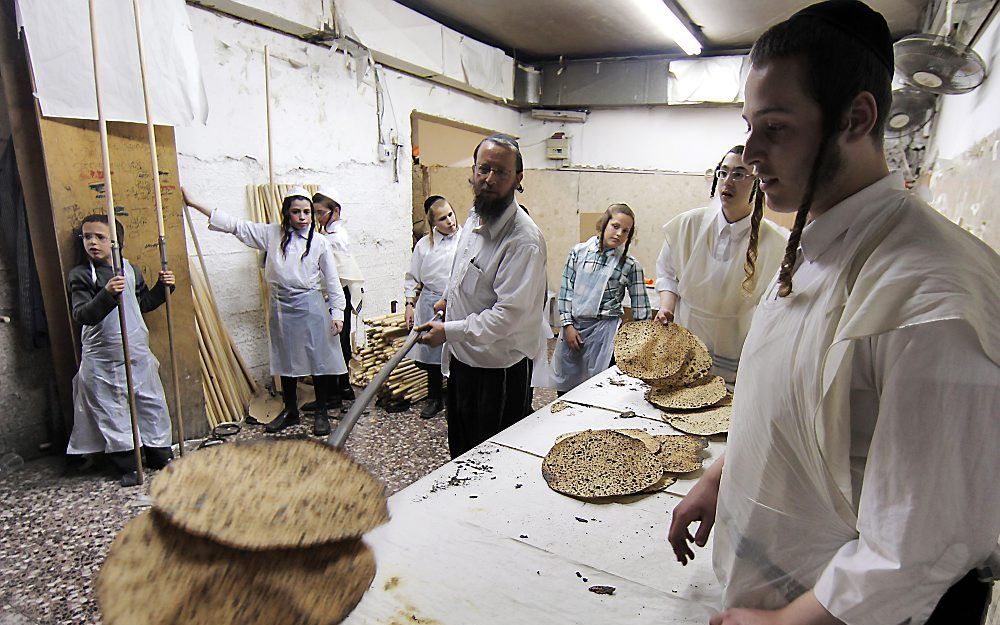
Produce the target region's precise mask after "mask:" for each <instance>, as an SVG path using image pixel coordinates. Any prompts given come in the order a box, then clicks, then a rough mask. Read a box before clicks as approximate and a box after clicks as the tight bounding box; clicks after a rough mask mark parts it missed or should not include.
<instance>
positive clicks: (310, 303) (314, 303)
mask: <svg viewBox="0 0 1000 625" xmlns="http://www.w3.org/2000/svg"><path fill="white" fill-rule="evenodd" d="M269 303H270V315H271V317H270V319H271V325H270V331H271V375H277V376H287V377H292V378H301V377H304V376H307V375H342V374H344V373H347V364H346V363H345V362H344V354H343V352H342V351H341V349H340V341H339V340H337V337H336V336H333V334H332V330H331V329H330V312H329V309H328V308H327V303H326V301H325V300H324V299H323V293H322V292H320V291H319V290H318V289H307V290H306V289H303V290H291V289H280V288H277V287H274V286H272V287H271V297H270V302H269Z"/></svg>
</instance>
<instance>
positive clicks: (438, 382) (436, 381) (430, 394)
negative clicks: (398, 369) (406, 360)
mask: <svg viewBox="0 0 1000 625" xmlns="http://www.w3.org/2000/svg"><path fill="white" fill-rule="evenodd" d="M413 364H415V365H416V366H417V369H421V370H423V371H426V372H427V399H430V400H431V401H441V400H443V399H444V398H443V397H442V395H443V394H444V393H443V391H444V376H443V375H442V374H441V365H429V364H427V363H423V362H416V361H414V362H413Z"/></svg>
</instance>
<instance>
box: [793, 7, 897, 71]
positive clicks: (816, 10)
mask: <svg viewBox="0 0 1000 625" xmlns="http://www.w3.org/2000/svg"><path fill="white" fill-rule="evenodd" d="M806 17H811V18H815V19H819V20H822V21H824V22H826V23H827V24H829V25H831V26H833V27H834V28H837V29H838V30H840V31H841V32H843V33H844V34H846V35H848V36H850V37H852V38H854V39H855V40H857V41H858V42H859V43H861V44H862V45H864V46H865V47H866V48H868V50H870V51H871V53H872V54H874V55H875V57H876V58H877V59H878V60H879V61H881V62H882V64H883V65H885V67H886V69H888V70H889V73H890V74H891V73H892V72H893V60H892V35H891V34H890V33H889V25H888V24H887V23H886V21H885V18H884V17H882V14H881V13H879V12H878V11H875V10H874V9H872V8H871V7H869V6H868V5H867V4H865V3H864V2H859V1H858V0H827V1H826V2H819V3H817V4H814V5H812V6H808V7H806V8H804V9H802V10H801V11H799V12H798V13H796V14H795V15H793V16H792V17H791V18H789V21H791V20H795V19H799V18H806Z"/></svg>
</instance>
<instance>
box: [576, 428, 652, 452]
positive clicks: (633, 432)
mask: <svg viewBox="0 0 1000 625" xmlns="http://www.w3.org/2000/svg"><path fill="white" fill-rule="evenodd" d="M594 431H597V430H594ZM602 431H603V430H602ZM611 431H612V432H618V433H619V434H624V435H625V436H631V437H632V438H635V439H638V440H640V441H642V444H643V445H645V446H646V449H648V450H649V452H650V453H653V454H655V453H656V452H658V451H660V441H659V439H657V438H656V436H654V435H652V434H650V433H649V432H647V431H646V430H638V429H632V428H625V429H618V430H611ZM581 433H582V431H578V432H566V433H565V434H560V435H559V436H557V437H556V442H557V443H559V442H561V441H564V440H566V439H567V438H570V437H573V436H576V435H577V434H581Z"/></svg>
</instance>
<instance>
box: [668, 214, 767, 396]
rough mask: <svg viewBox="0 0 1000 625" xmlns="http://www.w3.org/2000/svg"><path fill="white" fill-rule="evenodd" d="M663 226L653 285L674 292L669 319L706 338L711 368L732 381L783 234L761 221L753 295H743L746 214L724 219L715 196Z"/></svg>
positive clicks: (764, 220)
mask: <svg viewBox="0 0 1000 625" xmlns="http://www.w3.org/2000/svg"><path fill="white" fill-rule="evenodd" d="M663 231H664V237H665V240H664V244H663V248H662V250H661V251H660V256H659V258H658V259H657V263H656V274H657V284H656V289H657V291H672V292H674V293H676V294H677V295H678V296H679V301H678V302H677V307H676V309H675V310H674V320H675V321H676V322H677V323H679V324H680V325H682V326H684V327H686V328H688V329H689V330H691V331H692V332H694V333H695V334H696V335H697V336H698V337H699V338H701V340H702V341H704V342H705V345H706V346H707V347H708V350H709V352H711V354H712V358H713V363H714V370H713V373H715V374H716V375H721V376H722V377H723V378H725V379H726V381H727V382H729V383H730V384H732V383H733V382H735V381H736V370H737V367H738V364H739V360H740V353H741V352H742V350H743V341H744V340H745V339H746V335H747V331H748V330H749V329H750V319H751V318H752V317H753V311H754V306H756V304H757V302H758V301H759V300H760V296H761V294H762V293H763V292H764V289H765V288H767V285H768V284H769V282H770V279H771V278H772V277H773V276H774V274H775V272H777V270H778V266H779V265H780V264H781V258H782V256H783V255H784V250H785V243H786V237H785V234H784V233H783V232H782V231H781V229H780V228H779V227H778V226H776V225H775V224H773V223H772V222H770V221H769V220H767V219H762V220H761V222H760V230H759V235H758V242H757V262H756V263H755V272H754V275H755V276H756V281H755V283H754V288H753V292H752V294H750V295H747V294H745V293H744V292H743V280H744V278H745V277H746V274H745V272H744V264H745V262H746V254H747V247H748V246H749V243H750V217H749V216H747V217H744V218H743V219H741V220H740V221H738V222H736V223H732V224H730V223H728V222H727V221H726V218H725V216H724V215H723V212H722V205H721V203H720V202H719V201H718V199H716V200H714V201H713V202H712V203H711V204H710V205H709V206H706V207H704V208H698V209H695V210H692V211H687V212H685V213H682V214H680V215H678V216H677V217H675V218H674V219H672V220H670V221H669V222H668V223H667V224H666V225H665V226H664V227H663ZM672 277H673V279H671V278H672Z"/></svg>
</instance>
